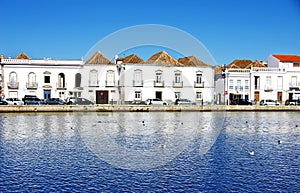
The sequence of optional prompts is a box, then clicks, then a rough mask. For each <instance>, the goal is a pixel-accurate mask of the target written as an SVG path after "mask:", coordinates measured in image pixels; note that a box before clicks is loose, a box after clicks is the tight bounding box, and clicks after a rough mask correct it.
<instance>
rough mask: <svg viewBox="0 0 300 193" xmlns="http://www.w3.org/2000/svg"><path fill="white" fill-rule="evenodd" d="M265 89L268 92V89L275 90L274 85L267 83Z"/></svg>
mask: <svg viewBox="0 0 300 193" xmlns="http://www.w3.org/2000/svg"><path fill="white" fill-rule="evenodd" d="M264 90H265V91H266V92H268V91H273V86H272V85H265V87H264Z"/></svg>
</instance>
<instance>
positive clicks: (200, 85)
mask: <svg viewBox="0 0 300 193" xmlns="http://www.w3.org/2000/svg"><path fill="white" fill-rule="evenodd" d="M194 87H195V88H204V82H196V81H195V82H194Z"/></svg>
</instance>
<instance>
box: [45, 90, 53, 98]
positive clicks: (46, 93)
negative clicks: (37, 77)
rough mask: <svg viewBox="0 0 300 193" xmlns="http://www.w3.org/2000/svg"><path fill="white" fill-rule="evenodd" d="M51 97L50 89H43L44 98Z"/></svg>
mask: <svg viewBox="0 0 300 193" xmlns="http://www.w3.org/2000/svg"><path fill="white" fill-rule="evenodd" d="M48 98H51V90H44V99H48Z"/></svg>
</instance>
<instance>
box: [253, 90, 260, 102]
mask: <svg viewBox="0 0 300 193" xmlns="http://www.w3.org/2000/svg"><path fill="white" fill-rule="evenodd" d="M254 100H255V101H256V102H259V92H255V93H254Z"/></svg>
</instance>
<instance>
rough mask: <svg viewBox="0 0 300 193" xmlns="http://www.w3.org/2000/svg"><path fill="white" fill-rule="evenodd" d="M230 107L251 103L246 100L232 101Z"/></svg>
mask: <svg viewBox="0 0 300 193" xmlns="http://www.w3.org/2000/svg"><path fill="white" fill-rule="evenodd" d="M230 105H252V102H250V101H248V100H246V99H233V100H232V101H231V103H230Z"/></svg>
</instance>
